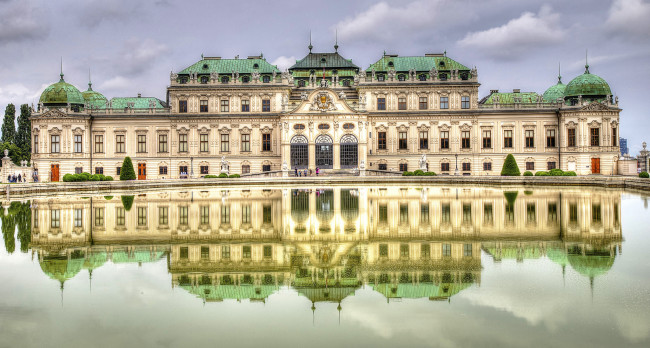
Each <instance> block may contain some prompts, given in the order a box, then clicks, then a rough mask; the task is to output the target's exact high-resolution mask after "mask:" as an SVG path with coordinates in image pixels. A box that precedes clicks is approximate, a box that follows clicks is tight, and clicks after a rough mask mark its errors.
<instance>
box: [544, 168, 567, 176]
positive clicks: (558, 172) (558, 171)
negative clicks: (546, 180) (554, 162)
mask: <svg viewBox="0 0 650 348" xmlns="http://www.w3.org/2000/svg"><path fill="white" fill-rule="evenodd" d="M548 174H549V175H550V176H562V175H564V171H563V170H562V169H551V170H549V171H548Z"/></svg>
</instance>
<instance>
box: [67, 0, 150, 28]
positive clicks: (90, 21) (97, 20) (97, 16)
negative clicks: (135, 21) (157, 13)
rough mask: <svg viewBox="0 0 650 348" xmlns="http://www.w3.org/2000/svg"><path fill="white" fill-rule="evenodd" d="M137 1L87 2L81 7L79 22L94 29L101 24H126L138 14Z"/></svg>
mask: <svg viewBox="0 0 650 348" xmlns="http://www.w3.org/2000/svg"><path fill="white" fill-rule="evenodd" d="M139 8H140V2H139V1H131V0H87V1H84V2H83V5H81V11H80V12H79V15H80V17H79V20H80V22H81V24H82V25H84V26H86V27H88V28H94V27H97V26H99V25H100V24H102V22H111V21H117V22H126V21H127V20H129V19H130V18H131V17H134V16H137V15H138V14H140V12H139V11H138V9H139Z"/></svg>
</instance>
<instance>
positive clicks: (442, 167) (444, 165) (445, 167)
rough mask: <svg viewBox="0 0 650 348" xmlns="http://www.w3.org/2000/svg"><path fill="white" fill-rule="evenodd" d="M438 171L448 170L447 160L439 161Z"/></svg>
mask: <svg viewBox="0 0 650 348" xmlns="http://www.w3.org/2000/svg"><path fill="white" fill-rule="evenodd" d="M440 171H441V172H448V171H449V162H443V163H440Z"/></svg>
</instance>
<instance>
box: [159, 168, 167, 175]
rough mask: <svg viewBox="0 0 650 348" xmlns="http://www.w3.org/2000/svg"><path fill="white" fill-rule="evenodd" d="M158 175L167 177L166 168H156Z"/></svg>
mask: <svg viewBox="0 0 650 348" xmlns="http://www.w3.org/2000/svg"><path fill="white" fill-rule="evenodd" d="M158 174H159V175H167V166H159V167H158Z"/></svg>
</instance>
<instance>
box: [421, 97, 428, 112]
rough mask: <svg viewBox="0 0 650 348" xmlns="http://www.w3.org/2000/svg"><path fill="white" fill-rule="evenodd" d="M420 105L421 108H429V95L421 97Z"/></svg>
mask: <svg viewBox="0 0 650 348" xmlns="http://www.w3.org/2000/svg"><path fill="white" fill-rule="evenodd" d="M419 106H420V110H426V109H428V108H429V102H428V99H427V97H420V103H419Z"/></svg>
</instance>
